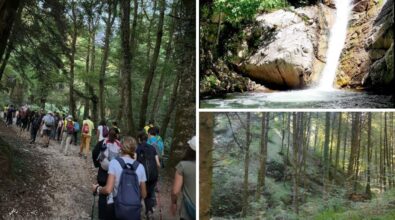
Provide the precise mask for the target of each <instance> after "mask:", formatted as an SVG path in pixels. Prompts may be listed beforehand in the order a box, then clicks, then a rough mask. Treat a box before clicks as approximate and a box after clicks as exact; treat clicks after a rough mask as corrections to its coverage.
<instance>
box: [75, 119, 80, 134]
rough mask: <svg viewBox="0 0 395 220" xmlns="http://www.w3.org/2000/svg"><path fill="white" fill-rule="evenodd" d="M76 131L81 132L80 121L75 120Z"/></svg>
mask: <svg viewBox="0 0 395 220" xmlns="http://www.w3.org/2000/svg"><path fill="white" fill-rule="evenodd" d="M74 131H76V132H79V131H80V124H79V123H78V122H76V121H75V122H74Z"/></svg>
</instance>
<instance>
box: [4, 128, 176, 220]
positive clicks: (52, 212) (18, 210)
mask: <svg viewBox="0 0 395 220" xmlns="http://www.w3.org/2000/svg"><path fill="white" fill-rule="evenodd" d="M17 129H19V128H16V127H13V129H12V130H11V129H9V128H6V127H5V126H4V123H2V122H1V124H0V137H1V138H3V140H5V141H6V142H7V143H9V144H10V145H11V146H13V147H14V148H15V150H16V152H21V154H22V153H25V154H26V155H24V156H23V157H21V158H22V160H24V161H26V162H27V164H29V165H28V166H24V167H30V168H31V169H32V170H31V171H21V173H26V172H27V174H28V176H27V177H21V178H20V179H23V180H25V179H27V180H28V181H27V182H20V181H15V180H14V181H8V182H4V183H3V184H2V182H0V190H2V189H4V190H8V189H9V188H10V187H15V188H17V189H18V188H19V189H21V188H22V195H20V194H21V192H20V191H18V190H16V191H14V192H13V191H9V192H8V194H7V193H6V194H7V195H6V196H5V197H7V198H9V199H8V200H7V199H3V198H0V199H1V201H0V205H1V208H0V211H1V212H0V216H2V217H3V218H5V219H6V218H10V217H11V218H12V217H15V218H19V217H33V216H35V217H45V218H54V217H57V218H67V219H90V218H91V210H92V203H93V196H92V193H91V192H90V187H91V185H92V183H94V182H95V178H96V177H95V175H96V172H97V171H96V169H95V168H94V167H93V163H92V160H91V159H90V158H89V157H88V159H87V160H85V159H83V158H81V157H79V156H78V152H79V147H78V146H75V145H71V148H70V149H69V156H64V155H63V154H62V153H61V152H60V149H61V147H60V144H59V143H58V142H57V141H53V140H51V143H50V146H49V147H48V148H43V147H41V145H42V144H39V143H40V142H41V140H40V138H38V141H37V144H29V143H28V139H29V134H28V133H27V132H23V133H22V134H17V132H16V130H17ZM20 156H21V155H16V157H18V158H19V157H20ZM159 187H160V194H159V196H160V207H161V209H160V208H159V206H157V207H156V211H155V214H154V219H160V217H159V216H160V210H161V216H162V219H177V218H179V217H176V218H174V217H170V215H169V211H168V210H169V204H170V196H169V195H170V189H171V178H170V177H166V178H161V182H160V183H159ZM24 188H26V189H24ZM95 209H96V211H97V198H96V204H95ZM96 215H97V213H96V212H95V214H94V216H96Z"/></svg>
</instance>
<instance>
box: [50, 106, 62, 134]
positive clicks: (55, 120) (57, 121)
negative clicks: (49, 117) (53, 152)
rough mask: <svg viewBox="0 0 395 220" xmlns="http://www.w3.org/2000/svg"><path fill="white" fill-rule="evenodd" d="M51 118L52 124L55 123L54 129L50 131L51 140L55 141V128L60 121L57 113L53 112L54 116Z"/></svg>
mask: <svg viewBox="0 0 395 220" xmlns="http://www.w3.org/2000/svg"><path fill="white" fill-rule="evenodd" d="M53 118H54V122H55V127H54V129H52V130H51V139H52V140H55V137H56V126H57V125H58V123H59V120H60V118H59V114H58V113H57V112H55V114H54V115H53Z"/></svg>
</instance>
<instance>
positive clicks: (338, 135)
mask: <svg viewBox="0 0 395 220" xmlns="http://www.w3.org/2000/svg"><path fill="white" fill-rule="evenodd" d="M338 115H339V122H338V127H337V141H336V156H335V169H334V174H333V175H334V176H335V177H336V173H337V170H338V167H339V156H340V138H341V133H342V113H341V112H339V113H338Z"/></svg>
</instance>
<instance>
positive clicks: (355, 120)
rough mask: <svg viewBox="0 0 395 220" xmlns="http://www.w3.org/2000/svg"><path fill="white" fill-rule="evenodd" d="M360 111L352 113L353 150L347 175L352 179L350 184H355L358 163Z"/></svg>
mask: <svg viewBox="0 0 395 220" xmlns="http://www.w3.org/2000/svg"><path fill="white" fill-rule="evenodd" d="M360 114H361V113H360V112H353V113H352V124H351V152H350V159H349V161H348V169H347V176H348V179H349V180H350V183H351V184H350V185H354V186H355V182H356V176H355V168H356V167H355V166H356V164H357V154H358V145H359V123H360Z"/></svg>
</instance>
